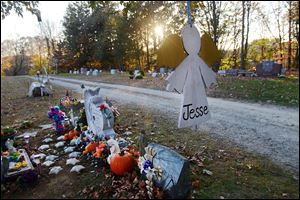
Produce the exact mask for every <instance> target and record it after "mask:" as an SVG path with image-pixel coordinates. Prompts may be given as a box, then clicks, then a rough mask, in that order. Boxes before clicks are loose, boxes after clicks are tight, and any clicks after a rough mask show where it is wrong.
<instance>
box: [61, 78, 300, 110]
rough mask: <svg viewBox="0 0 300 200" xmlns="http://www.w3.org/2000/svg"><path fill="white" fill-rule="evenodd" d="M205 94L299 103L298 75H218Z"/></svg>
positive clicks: (155, 83)
mask: <svg viewBox="0 0 300 200" xmlns="http://www.w3.org/2000/svg"><path fill="white" fill-rule="evenodd" d="M59 76H62V77H70V78H78V79H83V80H91V81H99V82H104V83H112V84H123V85H130V86H135V87H144V88H151V89H159V90H165V88H166V85H167V82H166V80H165V77H157V78H153V77H149V76H148V77H145V78H144V79H143V80H130V79H129V74H128V73H123V74H118V75H111V74H110V73H108V72H103V73H102V74H101V75H100V76H98V77H93V76H85V75H74V74H68V73H62V74H59ZM208 96H210V97H216V98H225V99H238V100H242V101H249V102H258V103H267V104H275V105H282V106H290V107H296V106H298V105H299V77H292V76H289V77H288V78H286V79H278V78H248V77H220V76H218V77H217V85H216V86H214V87H213V88H211V89H209V90H208Z"/></svg>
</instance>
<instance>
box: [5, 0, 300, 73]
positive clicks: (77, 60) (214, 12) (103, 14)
mask: <svg viewBox="0 0 300 200" xmlns="http://www.w3.org/2000/svg"><path fill="white" fill-rule="evenodd" d="M33 7H34V5H33ZM30 9H31V10H34V9H32V8H30ZM30 9H29V11H31V10H30ZM3 10H5V9H4V8H3ZM34 11H35V10H34ZM7 13H8V12H4V11H3V12H2V2H1V14H2V18H3V16H4V17H5V16H6V15H7ZM191 13H192V20H193V23H195V24H196V25H197V26H198V27H199V29H200V31H201V32H202V33H208V34H209V35H210V37H211V38H212V40H213V41H214V43H215V44H216V45H217V46H218V48H219V49H220V50H221V52H222V57H223V59H222V61H221V63H220V65H219V67H220V68H221V69H224V68H239V69H249V67H250V66H253V65H255V64H256V63H258V62H261V61H262V60H265V59H275V60H277V61H279V62H281V63H283V64H284V66H285V67H287V68H288V69H291V68H299V61H298V60H299V2H298V1H280V2H279V3H277V2H274V3H273V4H272V12H269V13H267V12H265V9H264V7H263V5H262V4H260V3H259V2H253V1H243V2H241V1H240V2H236V1H192V3H191ZM34 14H35V13H34ZM270 19H275V22H276V23H275V24H270ZM254 21H255V22H259V24H260V25H261V26H262V27H263V29H265V31H266V32H270V33H271V34H272V36H273V38H262V39H258V40H255V41H252V42H251V43H249V33H250V32H251V31H252V32H253V31H256V30H251V29H250V27H251V23H254ZM186 22H187V14H186V2H184V1H183V2H181V1H129V2H124V1H80V2H72V3H70V4H69V5H68V7H67V9H66V13H65V16H64V19H63V28H64V30H63V35H62V36H60V37H59V38H55V37H54V36H53V35H51V27H50V26H46V24H45V25H44V26H43V27H44V28H43V31H42V32H43V35H42V37H41V40H45V42H42V43H43V44H44V45H43V47H41V48H43V50H44V51H45V52H44V54H43V56H42V57H43V58H44V59H45V60H46V61H45V63H46V64H48V65H52V67H53V66H56V65H58V69H59V70H60V71H68V70H69V69H74V68H77V69H78V68H80V67H88V68H101V69H110V68H119V69H133V68H139V69H143V70H149V69H154V68H158V67H160V66H158V64H157V62H156V51H157V49H158V48H159V46H160V45H161V43H162V42H163V40H164V39H165V38H166V37H167V36H168V35H170V34H180V30H181V28H182V27H183V26H184V24H185V23H186ZM271 26H276V32H274V31H272V30H274V29H272V27H271ZM156 27H161V28H162V31H163V37H159V35H158V34H157V33H156V32H155V28H156ZM285 38H287V39H285ZM42 43H40V44H42ZM1 47H2V44H1ZM1 51H2V48H1ZM19 52H20V51H19ZM36 52H38V51H36ZM24 53H25V51H24ZM35 55H41V54H39V53H36V54H35ZM1 68H2V56H1ZM216 70H218V69H216Z"/></svg>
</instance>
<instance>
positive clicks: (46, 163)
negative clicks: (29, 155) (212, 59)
mask: <svg viewBox="0 0 300 200" xmlns="http://www.w3.org/2000/svg"><path fill="white" fill-rule="evenodd" d="M53 164H54V162H53V161H50V160H48V161H45V162H43V164H42V165H43V166H47V167H50V166H51V165H53Z"/></svg>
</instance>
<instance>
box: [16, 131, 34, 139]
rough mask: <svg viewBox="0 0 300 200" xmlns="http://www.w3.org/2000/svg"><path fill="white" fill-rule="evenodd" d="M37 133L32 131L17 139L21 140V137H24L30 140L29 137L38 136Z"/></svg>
mask: <svg viewBox="0 0 300 200" xmlns="http://www.w3.org/2000/svg"><path fill="white" fill-rule="evenodd" d="M37 133H38V132H37V131H32V132H25V133H23V134H21V135H19V136H17V138H21V137H24V138H29V137H35V136H36V135H37Z"/></svg>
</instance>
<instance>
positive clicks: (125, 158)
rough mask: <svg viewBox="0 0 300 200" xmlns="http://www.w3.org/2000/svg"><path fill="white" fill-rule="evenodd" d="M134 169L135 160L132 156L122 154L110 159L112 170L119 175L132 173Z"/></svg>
mask: <svg viewBox="0 0 300 200" xmlns="http://www.w3.org/2000/svg"><path fill="white" fill-rule="evenodd" d="M133 168H134V159H133V158H132V156H131V154H129V153H126V154H124V152H121V153H120V154H116V155H113V156H112V157H111V159H110V170H111V171H112V172H113V173H114V174H116V175H118V176H124V175H125V173H126V172H132V170H133Z"/></svg>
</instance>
